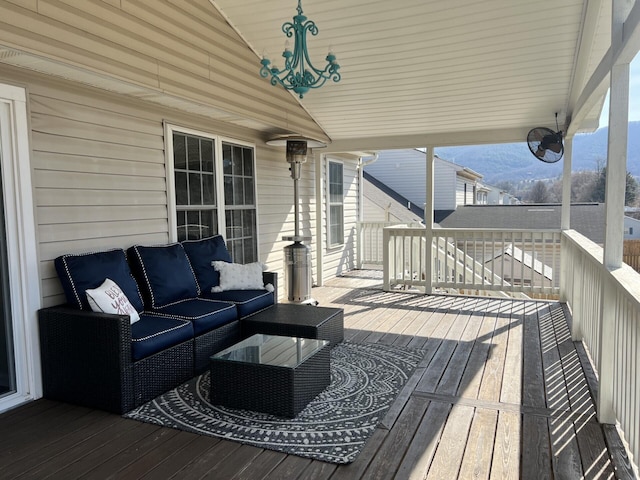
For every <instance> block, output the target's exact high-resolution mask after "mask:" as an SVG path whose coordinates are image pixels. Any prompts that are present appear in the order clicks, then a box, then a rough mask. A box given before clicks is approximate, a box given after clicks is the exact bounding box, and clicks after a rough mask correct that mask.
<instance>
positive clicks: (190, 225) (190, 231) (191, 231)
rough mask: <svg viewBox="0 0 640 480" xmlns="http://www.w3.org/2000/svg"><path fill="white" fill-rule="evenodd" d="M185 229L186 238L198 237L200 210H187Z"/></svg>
mask: <svg viewBox="0 0 640 480" xmlns="http://www.w3.org/2000/svg"><path fill="white" fill-rule="evenodd" d="M186 231H187V238H188V239H196V238H200V237H199V235H200V212H198V211H197V210H192V211H189V212H187V224H186Z"/></svg>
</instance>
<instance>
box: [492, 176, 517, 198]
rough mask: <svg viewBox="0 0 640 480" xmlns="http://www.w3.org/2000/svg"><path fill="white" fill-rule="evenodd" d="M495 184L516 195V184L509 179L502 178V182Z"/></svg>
mask: <svg viewBox="0 0 640 480" xmlns="http://www.w3.org/2000/svg"><path fill="white" fill-rule="evenodd" d="M495 186H496V187H497V188H499V189H500V190H502V191H503V192H507V193H510V194H511V195H515V193H516V187H515V185H514V184H513V182H510V181H509V180H502V181H501V182H498V183H496V184H495Z"/></svg>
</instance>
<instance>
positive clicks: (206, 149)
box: [200, 138, 215, 173]
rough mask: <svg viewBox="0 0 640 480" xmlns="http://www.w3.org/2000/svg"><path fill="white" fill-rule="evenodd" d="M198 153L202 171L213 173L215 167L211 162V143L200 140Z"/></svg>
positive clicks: (210, 141)
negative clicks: (200, 157) (200, 158)
mask: <svg viewBox="0 0 640 480" xmlns="http://www.w3.org/2000/svg"><path fill="white" fill-rule="evenodd" d="M200 152H201V155H202V171H203V172H211V173H213V170H214V165H215V164H214V161H213V141H212V140H206V139H204V138H202V139H200Z"/></svg>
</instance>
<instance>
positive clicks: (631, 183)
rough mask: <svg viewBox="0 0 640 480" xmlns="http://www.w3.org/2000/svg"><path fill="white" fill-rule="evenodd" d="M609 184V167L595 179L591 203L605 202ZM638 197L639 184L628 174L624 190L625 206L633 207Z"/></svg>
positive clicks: (603, 168) (602, 170) (603, 169)
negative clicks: (606, 188)
mask: <svg viewBox="0 0 640 480" xmlns="http://www.w3.org/2000/svg"><path fill="white" fill-rule="evenodd" d="M606 183H607V167H602V168H601V169H600V171H599V172H598V174H597V177H596V179H595V182H594V185H593V190H592V192H591V199H590V200H589V201H591V202H604V199H605V185H606ZM637 196H638V182H636V180H635V178H633V176H632V175H631V173H629V172H627V175H626V181H625V190H624V204H625V205H631V204H633V203H634V202H635V200H636V197H637Z"/></svg>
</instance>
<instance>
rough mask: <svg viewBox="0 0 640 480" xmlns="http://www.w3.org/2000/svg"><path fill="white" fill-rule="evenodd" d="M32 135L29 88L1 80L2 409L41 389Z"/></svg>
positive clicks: (0, 367)
mask: <svg viewBox="0 0 640 480" xmlns="http://www.w3.org/2000/svg"><path fill="white" fill-rule="evenodd" d="M28 138H29V132H28V124H27V108H26V92H25V89H24V88H20V87H14V86H11V85H4V84H0V302H2V305H1V306H0V412H2V411H4V410H7V409H9V408H11V407H14V406H16V405H19V404H20V403H24V402H26V401H28V400H31V399H34V398H38V397H40V396H41V394H42V393H41V390H42V386H41V385H42V382H41V379H40V360H39V358H40V356H39V347H38V329H37V310H38V308H39V305H40V279H39V276H38V256H37V249H36V240H35V237H36V231H35V221H34V218H35V217H34V210H33V193H32V188H31V167H30V165H31V163H30V158H29V144H28Z"/></svg>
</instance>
